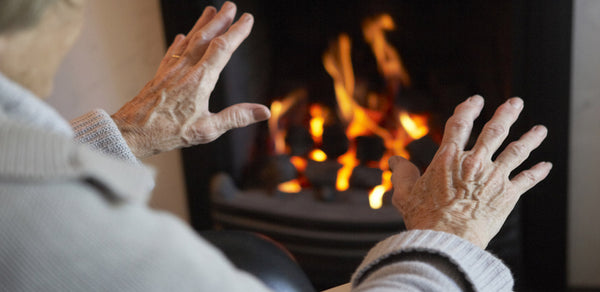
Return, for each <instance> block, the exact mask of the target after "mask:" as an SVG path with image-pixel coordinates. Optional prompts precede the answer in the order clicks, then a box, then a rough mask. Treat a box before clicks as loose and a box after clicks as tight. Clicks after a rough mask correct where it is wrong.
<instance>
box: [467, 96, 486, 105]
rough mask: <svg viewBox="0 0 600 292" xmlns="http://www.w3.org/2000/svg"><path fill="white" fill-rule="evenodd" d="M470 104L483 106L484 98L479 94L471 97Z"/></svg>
mask: <svg viewBox="0 0 600 292" xmlns="http://www.w3.org/2000/svg"><path fill="white" fill-rule="evenodd" d="M469 102H472V103H474V104H477V105H479V104H482V103H483V97H482V96H481V95H479V94H476V95H473V96H471V97H469Z"/></svg>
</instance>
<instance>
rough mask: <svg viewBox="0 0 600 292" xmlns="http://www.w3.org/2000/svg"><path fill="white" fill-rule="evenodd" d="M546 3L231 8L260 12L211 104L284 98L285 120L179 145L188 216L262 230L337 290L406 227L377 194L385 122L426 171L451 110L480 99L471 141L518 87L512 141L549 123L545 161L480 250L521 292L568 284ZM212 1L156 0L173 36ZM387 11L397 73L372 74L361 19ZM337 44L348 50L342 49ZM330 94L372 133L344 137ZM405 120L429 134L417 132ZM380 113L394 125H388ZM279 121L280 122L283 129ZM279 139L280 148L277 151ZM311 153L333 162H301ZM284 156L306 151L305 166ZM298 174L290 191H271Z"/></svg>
mask: <svg viewBox="0 0 600 292" xmlns="http://www.w3.org/2000/svg"><path fill="white" fill-rule="evenodd" d="M267 2H269V3H267ZM482 2H484V3H482ZM552 2H553V3H547V2H544V1H538V0H536V1H516V0H515V1H475V0H464V1H459V0H451V1H433V0H427V1H422V0H420V1H418V0H404V1H317V0H307V1H294V2H290V1H258V0H242V1H237V2H236V3H237V4H238V7H239V9H240V11H249V12H251V13H253V14H254V15H255V18H256V24H255V28H254V30H253V33H252V36H251V38H250V39H248V40H247V42H246V43H245V44H244V45H243V46H242V47H241V48H240V50H239V51H238V52H236V54H235V55H234V57H233V58H232V60H231V62H230V64H229V65H228V67H227V68H226V70H225V72H224V73H223V74H222V76H221V81H220V82H219V84H218V85H217V88H216V90H215V93H214V95H213V98H212V99H211V102H212V103H211V108H212V109H213V110H215V111H216V110H218V109H220V108H224V107H225V106H226V105H229V104H232V103H236V102H242V101H251V102H260V103H263V104H267V105H274V102H288V105H289V104H292V105H290V106H288V108H291V110H290V111H288V112H287V113H285V114H284V115H287V116H286V117H285V119H284V120H285V121H284V120H277V121H275V122H273V121H270V122H269V123H263V124H260V125H257V126H253V127H249V128H246V129H240V130H236V131H233V132H231V133H228V134H226V135H225V136H224V137H222V138H220V139H219V140H218V141H216V142H214V143H212V144H209V145H201V146H198V147H193V148H190V149H185V150H184V151H183V156H184V166H185V172H186V183H187V188H188V194H189V198H188V201H189V204H190V215H191V220H192V224H193V225H194V227H195V228H196V229H198V230H203V229H210V228H216V227H218V228H236V229H248V230H255V231H259V232H262V233H265V234H267V235H269V236H271V237H273V238H275V239H277V240H279V241H280V242H282V243H283V244H284V245H286V246H287V247H288V248H289V249H290V250H291V251H292V253H294V255H295V256H296V258H297V259H298V261H299V262H300V264H301V265H302V267H303V268H304V269H305V271H307V273H308V274H309V276H310V277H311V280H313V282H314V284H315V286H316V287H317V288H319V289H322V288H328V287H330V286H333V285H336V284H341V283H343V282H345V281H347V280H348V279H349V276H350V273H351V272H352V270H353V269H354V267H355V266H356V265H357V264H358V261H360V258H361V257H362V256H363V255H364V251H366V250H367V249H368V248H369V247H370V246H371V245H372V244H373V243H374V242H376V241H378V240H380V239H382V238H384V237H385V236H388V235H390V234H394V233H395V232H398V231H399V230H401V229H402V227H403V225H402V220H401V217H400V216H399V215H398V213H397V212H396V211H395V210H394V208H393V207H392V206H390V204H389V197H390V194H389V192H387V193H386V192H385V191H386V190H387V189H388V188H389V186H386V182H385V170H386V169H385V157H386V156H387V155H389V153H391V152H393V151H392V150H393V149H392V150H390V147H386V144H388V142H387V141H386V140H385V139H382V136H385V135H381V134H377V133H378V131H379V129H381V128H383V129H385V130H387V131H388V132H392V134H390V135H391V136H392V137H393V138H394V140H398V139H399V137H403V138H405V139H406V140H407V141H406V143H405V144H404V145H402V146H401V147H399V148H400V149H399V150H398V149H397V150H398V151H399V152H393V154H404V155H406V154H408V155H409V156H410V158H411V159H412V160H413V161H414V162H415V163H417V164H418V165H419V166H421V167H423V168H424V167H426V165H427V163H428V160H429V159H430V158H431V155H432V153H433V152H434V151H435V149H436V147H437V142H439V138H440V133H441V130H442V127H443V122H444V121H445V120H446V119H447V118H448V117H449V116H450V114H451V113H452V109H453V107H454V106H455V105H456V104H458V103H459V102H460V101H462V100H464V99H465V98H466V97H468V96H470V95H472V94H474V93H479V94H481V95H483V96H484V97H486V108H485V109H484V112H483V113H482V115H481V118H480V119H479V120H478V121H477V123H476V125H475V130H474V134H477V131H478V129H481V127H482V124H483V122H484V121H485V120H487V119H489V117H491V115H492V113H493V110H494V109H495V107H496V106H498V105H499V104H501V103H502V102H503V101H504V100H505V99H506V98H507V97H509V96H515V95H518V96H521V97H522V98H523V99H524V100H525V103H526V109H525V113H524V114H523V115H522V117H521V118H520V121H519V122H518V123H517V124H516V125H515V126H514V127H513V134H512V136H511V137H509V140H511V139H516V138H518V135H520V134H521V133H523V132H525V131H526V130H527V129H529V128H530V127H531V126H533V125H534V123H542V124H545V125H547V126H548V128H549V129H550V135H549V137H548V139H547V141H546V142H545V143H544V145H543V146H542V147H541V148H540V149H539V150H537V151H536V152H534V153H533V154H532V157H531V161H538V160H550V161H552V162H553V163H554V165H555V167H554V170H553V172H552V174H551V176H550V177H549V178H548V179H547V180H546V181H545V182H543V183H542V184H541V185H539V186H538V187H536V188H535V189H534V190H532V191H530V192H529V193H527V195H525V196H524V198H523V199H522V200H521V202H520V203H519V204H518V205H517V208H516V209H515V211H514V212H513V214H511V216H510V217H509V220H508V221H507V224H506V225H505V226H504V228H503V229H502V231H501V232H500V234H499V235H498V236H497V237H496V238H495V239H494V241H493V242H492V243H491V244H490V247H489V249H490V250H492V251H493V252H494V253H495V254H497V255H498V256H499V257H500V258H502V259H503V260H504V261H505V262H506V263H507V264H508V265H509V266H510V267H511V269H512V270H513V272H514V274H515V278H516V283H517V288H518V290H536V289H542V290H548V289H560V288H561V287H564V286H565V277H566V273H565V241H566V240H565V234H566V227H565V226H566V223H565V218H566V163H567V155H566V153H567V152H566V151H567V149H566V142H565V141H567V132H566V131H567V129H568V127H567V121H568V116H567V115H568V94H569V79H568V78H569V76H570V75H569V57H570V25H571V24H570V21H571V15H570V11H571V4H570V2H568V1H552ZM220 4H221V3H220V1H214V3H213V1H185V0H179V1H172V0H171V1H162V8H163V18H164V21H165V28H166V29H165V30H166V34H167V40H172V39H173V37H174V35H175V34H176V33H180V32H185V31H187V30H188V29H189V27H191V25H192V24H193V22H194V20H195V18H196V17H197V16H198V15H199V13H200V12H201V11H202V9H203V7H205V6H206V5H215V6H220ZM386 17H387V18H389V19H388V20H387V21H389V20H391V21H392V22H393V25H391V26H390V25H389V23H387V24H385V23H384V24H382V25H383V26H384V27H385V31H384V34H385V36H386V42H388V44H389V45H390V46H391V47H392V49H394V50H396V52H397V57H398V58H399V59H401V64H402V70H404V73H406V76H404V75H403V76H397V75H393V76H391V77H390V76H389V75H385V74H382V71H384V70H382V69H381V68H380V67H379V63H378V61H377V57H376V55H377V53H374V50H373V49H372V48H373V46H372V45H371V44H370V43H369V41H368V40H366V37H365V35H364V33H363V30H364V28H363V27H361V23H364V22H366V21H376V20H378V19H379V20H381V19H383V18H386ZM367 38H368V37H367ZM344 46H346V47H347V46H350V47H351V50H350V51H349V52H346V53H340V51H341V49H340V48H341V47H344ZM332 52H335V53H336V54H335V56H334V57H333V60H334V61H333V63H334V65H335V66H333V67H334V69H335V68H336V69H341V68H342V67H348V65H347V64H346V63H344V60H348V61H350V63H351V65H350V67H351V68H352V76H353V77H354V78H353V79H354V83H353V84H354V86H353V87H348V85H347V81H348V78H346V77H347V73H344V74H346V75H345V76H346V77H344V76H342V77H339V76H337V77H336V74H335V72H334V73H332V69H331V61H330V63H329V67H328V63H327V62H328V61H327V59H326V58H325V60H324V56H326V55H328V54H330V55H331V54H332ZM388 59H389V56H388ZM344 64H346V65H344ZM402 70H401V71H402ZM333 71H335V70H333ZM338 71H339V70H338ZM396 73H397V72H396ZM344 74H342V75H344ZM400 75H402V74H400ZM340 88H342V91H344V90H345V91H346V92H348V91H351V92H354V93H353V94H351V96H352V97H353V100H354V101H356V104H357V105H355V107H357V108H359V109H360V110H363V111H364V112H366V114H365V115H367V116H369V117H370V118H371V122H374V123H375V124H376V125H378V127H377V129H375V130H374V129H373V128H370V129H369V131H359V132H360V133H361V134H360V135H356V137H350V136H351V135H348V126H349V124H352V122H351V120H352V119H350V120H348V119H345V118H344V116H343V115H344V113H343V112H344V109H341V108H340V104H341V103H342V102H341V100H340V97H339V94H340V93H339V91H340ZM373 96H375V97H373ZM286 100H287V101H286ZM315 105H319V106H320V107H319V108H317V109H315ZM311 108H312V110H311ZM374 110H379V112H380V114H379V115H377V111H375V113H373V111H374ZM324 111H325V112H328V113H329V114H330V115H332V116H333V117H331V116H330V117H329V124H328V126H330V127H325V129H328V130H329V131H328V133H329V134H327V133H323V135H322V136H321V138H320V139H322V140H318V139H319V138H315V137H314V136H311V131H310V128H309V126H310V125H309V124H310V119H311V118H314V117H315V116H319V113H320V114H321V115H322V113H323V112H324ZM273 112H274V113H275V111H273ZM401 114H404V117H405V118H406V117H408V118H409V120H410V121H412V123H413V124H415V125H417V126H426V129H427V130H426V131H425V132H424V133H423V134H420V135H416V136H413V135H411V134H410V133H408V130H407V129H406V127H407V126H406V125H405V124H404V123H403V122H402V121H400V119H399V117H400V115H401ZM356 115H358V114H357V113H354V116H356ZM274 116H275V115H274ZM390 116H393V117H394V119H393V120H391V121H390V120H386V118H389V117H390ZM396 117H398V118H396ZM324 124H327V123H324ZM274 129H278V130H283V131H284V132H285V134H284V135H283V136H282V137H283V138H277V137H276V136H277V133H275V132H276V131H274ZM394 131H396V132H394ZM397 131H400V133H399V132H397ZM339 133H342V134H341V135H339ZM386 135H387V134H386ZM423 135H424V136H423ZM286 137H287V138H286ZM278 139H279V142H280V143H283V145H284V150H283V151H282V150H281V149H279V150H278V149H276V148H277V147H276V146H275V144H277V140H278ZM345 139H348V142H343V143H341V146H340V143H338V142H339V141H343V140H345ZM325 140H327V141H330V143H329V144H328V145H326V142H325ZM281 141H283V142H281ZM331 141H333V142H335V143H331ZM344 147H346V148H344ZM353 147H354V150H355V152H356V154H353V155H354V156H353V158H354V159H355V160H354V166H358V167H357V168H354V173H360V172H361V171H362V173H363V175H362V176H360V175H359V176H358V179H355V180H354V182H352V183H349V186H347V188H346V189H343V190H340V189H336V183H337V182H336V180H337V179H338V178H339V177H340V176H342V175H341V174H340V170H341V168H344V167H345V166H343V165H342V163H341V162H340V160H339V158H341V157H342V156H344V154H345V153H347V152H349V151H350V150H349V148H353ZM391 148H393V147H391ZM315 150H322V152H324V153H325V155H326V156H327V157H328V158H327V159H323V161H320V160H321V159H319V158H314V157H312V156H310V155H313V151H315ZM360 153H362V154H360ZM373 156H375V157H373ZM293 157H300V158H302V159H304V162H303V163H304V164H306V166H305V168H304V169H299V168H298V165H295V163H293V160H292V158H293ZM317 160H319V161H317ZM382 161H383V165H381V164H382ZM351 175H352V172H350V174H348V175H347V176H348V179H349V181H350V176H351ZM295 179H298V180H299V181H297V183H298V185H299V186H300V188H299V189H297V190H290V189H280V187H281V183H288V182H291V181H293V180H295ZM357 180H358V182H357ZM378 186H381V188H382V191H381V193H380V195H379V203H380V206H373V205H372V204H373V202H370V200H369V193H370V192H372V191H374V189H375V188H376V187H378ZM210 194H212V195H210ZM373 208H379V209H373ZM540 267H543V268H540Z"/></svg>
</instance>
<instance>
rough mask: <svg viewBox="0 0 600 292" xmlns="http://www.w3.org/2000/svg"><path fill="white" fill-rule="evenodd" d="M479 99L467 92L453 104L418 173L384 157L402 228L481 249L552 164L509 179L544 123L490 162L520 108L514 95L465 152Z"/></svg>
mask: <svg viewBox="0 0 600 292" xmlns="http://www.w3.org/2000/svg"><path fill="white" fill-rule="evenodd" d="M483 103H484V100H483V98H482V97H481V96H473V97H471V98H469V99H467V100H466V101H464V102H463V103H461V104H460V105H458V106H457V107H456V109H455V111H454V114H453V116H452V117H450V119H448V121H447V123H446V127H445V131H444V137H443V139H442V143H441V145H440V149H439V150H438V152H437V153H436V155H435V157H434V158H433V160H432V162H431V164H430V165H429V167H428V168H427V170H426V171H425V173H424V174H423V175H422V176H421V177H419V171H418V169H417V168H416V167H415V166H414V165H412V164H411V163H410V162H408V161H406V160H405V159H403V158H401V157H392V158H391V159H390V167H391V168H392V172H393V175H392V182H393V183H394V196H393V202H394V205H395V206H396V207H397V208H398V209H399V210H400V212H401V213H402V216H403V218H404V221H405V224H406V227H407V228H408V229H430V230H437V231H443V232H448V233H452V234H455V235H458V236H460V237H463V238H465V239H467V240H469V241H471V242H472V243H474V244H476V245H478V246H479V247H481V248H485V247H486V246H487V244H488V243H489V241H490V240H491V239H492V238H493V237H494V236H495V235H496V234H497V233H498V231H499V230H500V228H501V227H502V225H503V224H504V221H505V220H506V218H507V217H508V215H509V214H510V212H511V210H512V209H513V208H514V206H515V204H516V203H517V201H518V200H519V198H520V196H521V195H522V194H523V193H525V192H526V191H527V190H529V189H530V188H531V187H533V186H534V185H536V184H537V183H539V182H540V181H542V180H543V179H544V178H546V176H547V175H548V173H549V172H550V169H551V168H552V164H551V163H549V162H540V163H538V164H536V165H535V166H533V167H532V168H530V169H528V170H524V171H522V172H520V173H519V174H517V175H516V176H514V177H513V178H512V179H511V178H510V177H509V176H510V173H511V172H512V171H513V170H514V169H515V168H517V167H518V166H519V165H520V164H521V163H523V161H525V159H526V158H527V157H528V156H529V154H530V153H531V151H533V150H534V149H535V148H537V147H538V146H539V145H540V144H541V142H542V141H543V140H544V139H545V137H546V134H547V129H546V128H545V127H544V126H535V127H533V128H532V129H531V130H529V131H528V132H527V133H525V134H524V135H523V136H521V138H519V139H518V140H517V141H514V142H512V143H510V144H509V145H508V146H507V147H506V149H504V150H503V151H502V152H501V153H500V154H499V155H498V157H497V158H496V160H494V161H492V156H493V155H494V153H495V152H496V151H497V150H498V148H499V147H500V146H501V144H502V143H503V141H504V140H505V139H506V137H507V136H508V132H509V128H510V126H511V125H512V124H513V123H514V122H515V121H516V119H517V117H518V116H519V114H520V112H521V110H522V109H523V100H521V99H520V98H511V99H509V100H508V101H507V102H505V103H504V104H502V105H501V106H500V107H499V108H498V109H497V110H496V112H495V114H494V116H493V117H492V118H491V120H490V121H489V122H487V123H486V125H485V126H484V128H483V130H482V132H481V134H480V135H479V137H478V139H477V141H476V143H475V146H473V148H472V149H471V150H465V146H466V144H467V141H468V140H469V136H470V135H471V129H472V127H473V121H474V120H475V119H476V118H477V117H478V116H479V114H480V112H481V110H482V108H483Z"/></svg>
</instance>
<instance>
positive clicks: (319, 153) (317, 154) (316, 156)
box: [308, 149, 327, 161]
mask: <svg viewBox="0 0 600 292" xmlns="http://www.w3.org/2000/svg"><path fill="white" fill-rule="evenodd" d="M308 157H310V159H312V160H314V161H325V160H327V154H325V152H323V150H321V149H315V150H313V151H311V152H310V153H309V154H308Z"/></svg>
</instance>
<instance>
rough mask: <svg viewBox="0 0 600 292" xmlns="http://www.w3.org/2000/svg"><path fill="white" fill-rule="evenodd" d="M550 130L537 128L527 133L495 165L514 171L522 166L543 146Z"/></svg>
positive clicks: (510, 146) (508, 147) (541, 127)
mask: <svg viewBox="0 0 600 292" xmlns="http://www.w3.org/2000/svg"><path fill="white" fill-rule="evenodd" d="M547 134H548V130H547V129H546V127H544V126H535V127H533V128H531V130H529V131H528V132H527V133H525V134H524V135H523V136H521V138H519V140H517V141H514V142H512V143H510V144H509V145H508V146H507V147H506V149H504V151H502V153H500V155H498V158H496V161H495V163H496V164H498V165H501V166H503V167H505V168H506V169H507V170H510V171H512V170H513V169H515V168H516V167H517V166H519V165H521V163H523V161H525V159H527V157H529V153H531V151H533V150H534V149H536V148H537V147H539V146H540V144H542V141H544V139H545V138H546V135H547Z"/></svg>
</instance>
